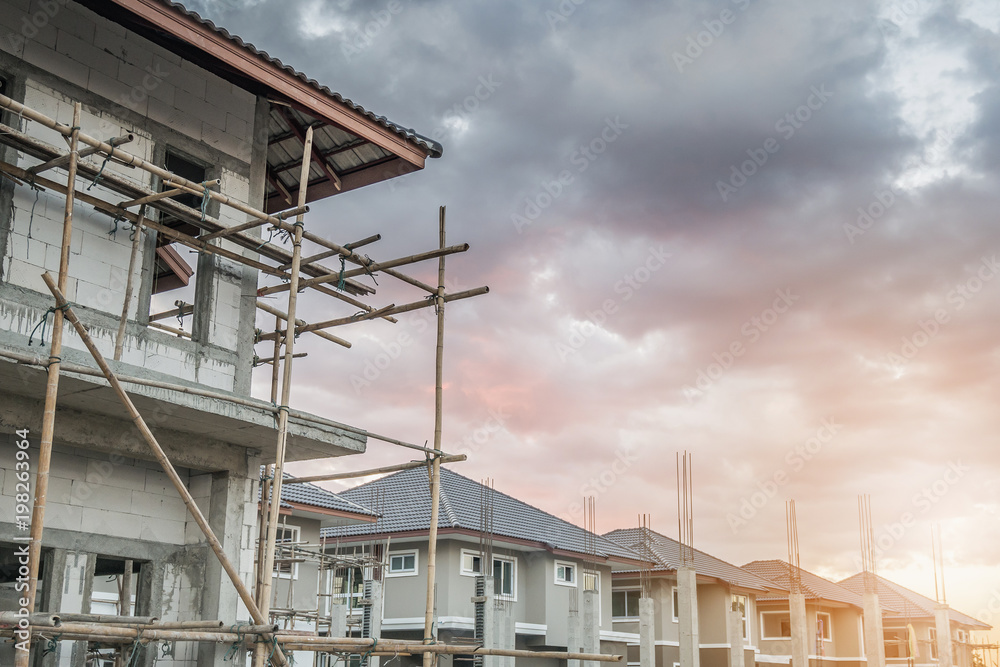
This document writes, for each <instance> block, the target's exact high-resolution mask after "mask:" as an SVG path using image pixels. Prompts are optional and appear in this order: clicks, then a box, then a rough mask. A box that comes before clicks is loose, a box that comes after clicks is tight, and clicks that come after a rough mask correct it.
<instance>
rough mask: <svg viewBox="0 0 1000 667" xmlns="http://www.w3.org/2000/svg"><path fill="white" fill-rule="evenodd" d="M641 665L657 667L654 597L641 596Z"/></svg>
mask: <svg viewBox="0 0 1000 667" xmlns="http://www.w3.org/2000/svg"><path fill="white" fill-rule="evenodd" d="M639 667H656V605H655V603H654V602H653V598H639ZM740 667H743V666H742V665H740Z"/></svg>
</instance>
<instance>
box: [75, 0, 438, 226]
mask: <svg viewBox="0 0 1000 667" xmlns="http://www.w3.org/2000/svg"><path fill="white" fill-rule="evenodd" d="M77 1H78V2H79V3H80V4H82V5H84V6H86V7H87V8H88V9H90V10H92V11H94V12H95V13H97V14H99V15H101V16H104V17H105V18H107V19H109V20H111V21H114V22H116V23H118V24H120V25H122V26H124V27H125V28H128V29H129V30H131V31H133V32H135V33H137V34H139V35H141V36H142V37H144V38H146V39H148V40H150V41H151V42H153V43H155V44H158V45H159V46H162V47H163V48H166V49H168V50H169V51H171V52H173V53H175V54H177V55H179V56H180V57H182V58H184V59H185V60H188V61H190V62H192V63H194V64H196V65H198V66H199V67H202V68H204V69H206V70H207V71H209V72H212V73H213V74H216V75H217V76H219V77H221V78H223V79H225V80H227V81H229V82H231V83H233V84H235V85H236V86H238V87H240V88H242V89H244V90H246V91H248V92H251V93H253V94H255V95H258V96H261V97H265V98H267V99H268V100H269V101H270V102H271V117H270V120H269V127H268V138H269V142H268V183H267V186H266V187H267V193H266V202H265V209H266V210H267V211H268V212H274V211H277V210H281V209H284V208H288V206H289V202H290V201H295V200H296V199H297V197H296V189H297V183H298V176H297V170H296V173H295V175H294V178H293V177H292V176H282V174H281V172H280V171H277V172H275V173H272V170H278V169H280V168H281V167H282V166H285V164H286V163H287V162H290V161H298V162H301V159H302V156H303V152H304V151H303V145H302V137H301V136H300V132H301V133H304V131H305V129H306V128H307V127H308V126H310V125H312V126H313V128H314V132H315V133H316V138H315V142H316V143H315V144H314V147H313V162H312V168H311V174H310V184H309V188H308V191H307V195H308V196H307V202H311V201H316V200H318V199H323V198H325V197H329V196H331V195H334V194H337V193H340V192H346V191H348V190H353V189H356V188H359V187H362V186H365V185H370V184H372V183H377V182H379V181H384V180H387V179H390V178H394V177H396V176H402V175H404V174H407V173H410V172H412V171H416V170H419V169H422V168H423V167H424V162H425V160H426V159H427V158H428V157H440V155H441V147H440V145H439V144H437V143H436V142H433V141H431V140H428V139H426V138H424V137H421V136H419V135H417V134H416V133H415V132H413V131H412V130H405V129H403V128H401V127H400V126H398V125H395V124H394V123H391V122H390V121H388V120H387V119H385V118H384V117H380V116H376V115H375V114H373V113H371V112H369V111H366V110H365V109H363V108H361V107H360V106H358V105H356V104H354V103H352V102H350V101H349V100H345V99H344V98H342V97H341V96H340V95H338V94H336V93H333V92H332V91H330V90H329V89H327V88H324V87H322V86H320V85H319V84H318V83H317V82H316V81H313V80H311V79H307V78H306V77H305V75H303V74H300V73H299V72H296V71H295V70H293V69H292V68H291V67H288V66H286V65H284V64H282V63H281V62H280V61H278V60H276V59H274V58H271V57H270V56H268V55H267V54H266V53H263V52H261V51H258V50H257V49H255V48H254V47H252V46H251V45H248V44H246V43H245V42H243V41H242V40H241V39H240V38H238V37H235V36H233V35H230V34H229V33H228V32H226V31H224V30H221V29H219V28H217V27H216V26H214V25H213V24H211V23H210V22H208V21H205V20H203V19H201V18H200V17H198V16H197V15H196V14H193V13H192V12H188V11H186V10H185V9H184V8H183V7H181V6H180V5H177V4H175V3H171V2H166V1H165V0H77ZM290 112H292V113H290ZM284 116H292V117H291V118H284ZM296 125H297V127H296ZM285 158H287V159H285ZM289 186H291V187H289Z"/></svg>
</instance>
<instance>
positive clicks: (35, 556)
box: [14, 102, 81, 667]
mask: <svg viewBox="0 0 1000 667" xmlns="http://www.w3.org/2000/svg"><path fill="white" fill-rule="evenodd" d="M80 112H81V104H80V103H79V102H76V103H75V104H74V105H73V131H72V133H71V134H70V143H69V150H70V154H69V166H68V167H67V172H68V176H67V177H66V205H65V208H64V209H63V233H62V248H61V251H60V254H59V280H58V283H57V284H58V286H59V289H60V290H61V291H64V292H65V290H66V279H67V275H68V272H69V248H70V242H71V241H72V240H73V205H74V203H75V197H74V193H75V192H76V167H77V162H78V161H79V150H78V149H79V145H80V142H79V137H80ZM43 317H48V313H46V314H45V315H44V316H43ZM62 335H63V311H62V310H60V309H56V311H55V313H54V314H53V316H52V347H51V348H50V350H49V378H48V382H47V383H46V386H45V408H44V413H43V415H42V441H41V444H40V445H39V452H38V470H37V472H36V473H35V499H34V503H33V504H32V507H31V532H30V536H31V542H30V544H29V545H28V596H27V597H28V604H27V608H28V611H29V612H33V611H34V610H35V595H36V593H37V592H38V569H39V564H40V562H41V559H42V531H43V530H44V526H45V497H46V495H47V494H48V492H49V467H50V466H51V465H52V435H53V433H54V432H55V422H56V399H57V398H58V396H59V362H60V356H59V355H61V354H62ZM28 645H29V646H30V645H31V644H30V637H29V644H28ZM15 653H16V657H15V659H14V664H15V666H16V667H28V662H29V656H30V651H15Z"/></svg>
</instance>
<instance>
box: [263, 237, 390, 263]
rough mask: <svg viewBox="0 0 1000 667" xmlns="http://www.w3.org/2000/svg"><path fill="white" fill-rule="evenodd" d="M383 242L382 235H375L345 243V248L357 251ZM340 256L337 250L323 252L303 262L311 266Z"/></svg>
mask: <svg viewBox="0 0 1000 667" xmlns="http://www.w3.org/2000/svg"><path fill="white" fill-rule="evenodd" d="M307 240H308V239H307ZM381 240H382V235H381V234H373V235H371V236H368V237H366V238H363V239H361V240H360V241H353V242H351V243H345V244H344V247H345V248H347V249H349V250H355V249H357V248H361V247H363V246H366V245H369V244H371V243H375V242H376V241H381ZM339 254H340V253H338V252H337V251H336V250H326V251H324V252H321V253H318V254H315V255H310V256H309V257H306V258H305V259H303V260H302V263H303V264H311V263H312V262H318V261H319V260H321V259H326V258H327V257H333V256H334V255H339ZM291 266H292V265H291V264H282V265H281V266H279V267H278V268H279V269H289V268H291Z"/></svg>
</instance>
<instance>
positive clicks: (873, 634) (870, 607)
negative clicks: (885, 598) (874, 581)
mask: <svg viewBox="0 0 1000 667" xmlns="http://www.w3.org/2000/svg"><path fill="white" fill-rule="evenodd" d="M862 600H863V602H862V604H863V606H864V611H865V615H864V626H865V658H866V660H867V661H868V667H885V635H883V634H882V605H881V604H880V603H879V600H878V593H865V594H864V595H863V596H862Z"/></svg>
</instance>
